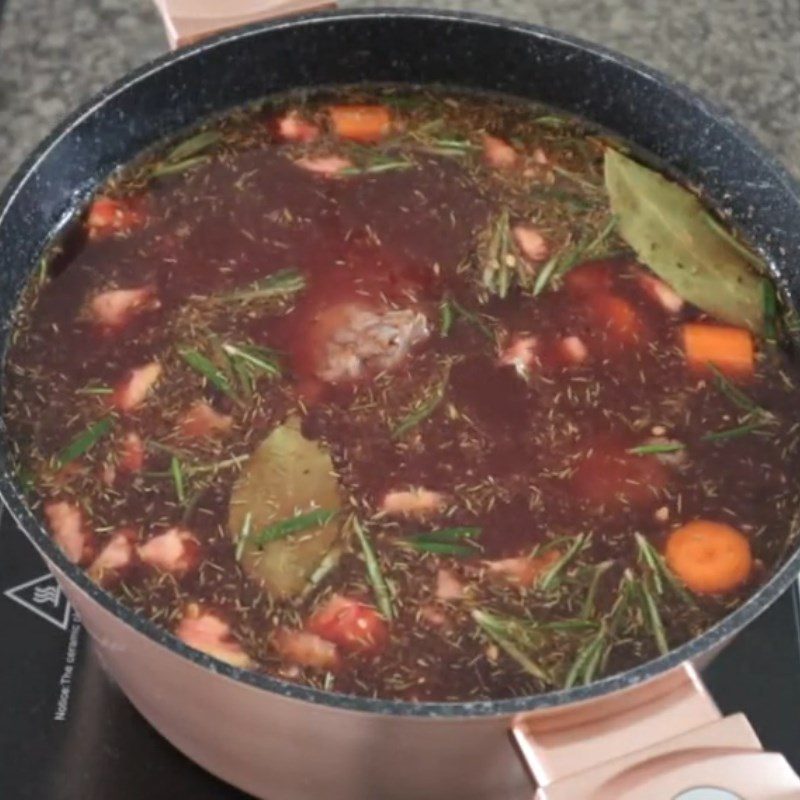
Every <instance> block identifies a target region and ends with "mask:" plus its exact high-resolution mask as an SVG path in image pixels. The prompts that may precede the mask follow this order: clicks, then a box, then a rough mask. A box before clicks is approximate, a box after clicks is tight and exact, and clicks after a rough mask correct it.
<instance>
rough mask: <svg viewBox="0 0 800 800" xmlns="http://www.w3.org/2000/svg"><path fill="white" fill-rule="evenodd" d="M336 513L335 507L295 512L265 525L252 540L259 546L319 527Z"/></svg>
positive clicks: (325, 523)
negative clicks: (291, 515) (300, 512)
mask: <svg viewBox="0 0 800 800" xmlns="http://www.w3.org/2000/svg"><path fill="white" fill-rule="evenodd" d="M338 513H339V511H338V510H337V509H329V508H315V509H313V510H312V511H307V512H305V513H303V514H295V516H293V517H287V518H286V519H282V520H279V521H278V522H272V523H270V524H269V525H265V526H264V527H263V528H262V529H261V530H260V531H259V532H258V533H256V534H255V535H254V536H253V537H252V540H253V542H254V543H255V544H256V545H258V546H259V547H261V546H262V545H265V544H267V543H268V542H274V541H276V540H278V539H285V538H286V537H287V536H290V535H291V534H293V533H300V532H301V531H305V530H308V529H309V528H320V527H322V526H323V525H327V524H328V523H329V522H330V521H331V520H332V519H333V518H334V517H335V516H336V515H337V514H338Z"/></svg>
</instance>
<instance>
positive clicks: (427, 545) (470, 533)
mask: <svg viewBox="0 0 800 800" xmlns="http://www.w3.org/2000/svg"><path fill="white" fill-rule="evenodd" d="M481 533H482V529H481V528H478V527H472V526H462V527H454V528H440V529H439V530H436V531H429V532H427V533H418V534H416V535H414V536H410V537H409V538H407V539H405V540H404V542H403V543H404V544H405V545H406V546H407V547H411V548H413V549H415V550H421V551H424V552H428V553H439V554H441V555H452V556H471V555H475V550H476V548H477V547H479V545H478V544H477V542H475V541H474V540H475V539H476V538H477V537H479V536H480V535H481Z"/></svg>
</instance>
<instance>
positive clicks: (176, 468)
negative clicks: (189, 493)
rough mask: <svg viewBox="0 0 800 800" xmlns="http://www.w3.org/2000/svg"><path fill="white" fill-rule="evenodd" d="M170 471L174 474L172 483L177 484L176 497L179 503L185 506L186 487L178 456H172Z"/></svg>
mask: <svg viewBox="0 0 800 800" xmlns="http://www.w3.org/2000/svg"><path fill="white" fill-rule="evenodd" d="M169 471H170V473H171V474H172V482H173V483H174V484H175V495H176V497H177V498H178V502H179V503H180V504H181V505H183V503H184V502H185V500H186V490H185V487H184V479H183V468H182V467H181V461H180V459H179V458H178V457H177V456H172V459H171V460H170V462H169Z"/></svg>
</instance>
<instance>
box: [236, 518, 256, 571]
mask: <svg viewBox="0 0 800 800" xmlns="http://www.w3.org/2000/svg"><path fill="white" fill-rule="evenodd" d="M252 525H253V513H252V511H248V512H247V514H245V516H244V522H243V523H242V529H241V530H240V531H239V536H238V538H237V539H236V560H237V561H241V560H242V556H243V555H244V547H245V545H246V544H247V540H248V538H249V537H250V531H251V529H252Z"/></svg>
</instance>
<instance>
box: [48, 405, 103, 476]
mask: <svg viewBox="0 0 800 800" xmlns="http://www.w3.org/2000/svg"><path fill="white" fill-rule="evenodd" d="M113 426H114V420H113V419H112V418H111V417H104V418H103V419H101V420H98V421H97V422H95V423H93V424H92V425H90V426H89V427H88V428H87V429H86V430H85V431H84V432H83V433H81V434H79V435H78V436H76V437H75V438H74V439H73V440H72V441H71V442H70V443H69V444H68V445H67V446H66V447H65V448H64V449H63V450H62V451H61V452H60V453H59V454H58V455H57V456H56V464H57V465H58V467H59V468H61V467H63V466H64V465H65V464H69V463H70V461H74V460H75V459H76V458H79V457H80V456H82V455H83V454H84V453H86V452H87V451H88V450H90V449H91V448H92V447H94V445H96V444H97V443H98V442H99V441H100V440H101V439H102V438H103V437H104V436H106V435H107V434H108V433H109V432H110V431H111V429H112V427H113Z"/></svg>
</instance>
